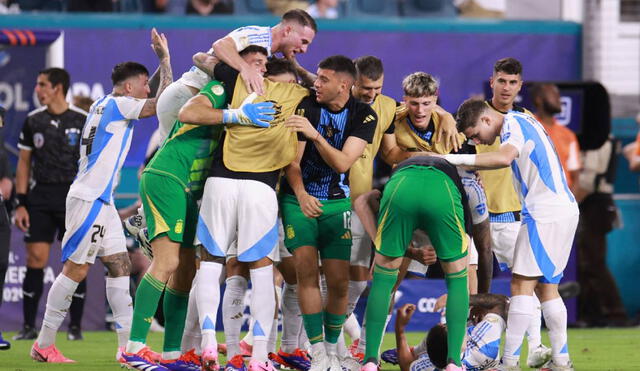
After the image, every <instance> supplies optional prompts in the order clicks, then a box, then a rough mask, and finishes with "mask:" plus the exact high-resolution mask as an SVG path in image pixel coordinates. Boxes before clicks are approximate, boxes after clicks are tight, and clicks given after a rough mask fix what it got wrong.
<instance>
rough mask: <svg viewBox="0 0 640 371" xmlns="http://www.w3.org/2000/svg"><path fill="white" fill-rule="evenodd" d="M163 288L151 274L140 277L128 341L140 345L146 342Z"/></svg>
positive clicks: (162, 284)
mask: <svg viewBox="0 0 640 371" xmlns="http://www.w3.org/2000/svg"><path fill="white" fill-rule="evenodd" d="M164 288H165V284H164V283H163V282H161V281H159V280H158V279H156V278H155V277H153V276H152V275H151V274H149V273H147V274H145V275H144V277H142V280H140V285H138V290H136V301H135V305H134V307H133V320H132V322H131V335H130V336H129V340H131V341H137V342H140V343H146V342H147V334H148V333H149V326H151V321H152V320H153V315H154V314H155V313H156V309H157V308H158V301H160V296H161V295H162V292H163V291H164Z"/></svg>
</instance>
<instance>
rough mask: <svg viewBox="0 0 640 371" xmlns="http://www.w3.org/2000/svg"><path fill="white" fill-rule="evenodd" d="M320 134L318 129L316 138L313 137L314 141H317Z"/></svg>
mask: <svg viewBox="0 0 640 371" xmlns="http://www.w3.org/2000/svg"><path fill="white" fill-rule="evenodd" d="M319 136H320V132H319V131H318V134H316V137H315V138H313V141H314V142H315V141H317V140H318V137H319Z"/></svg>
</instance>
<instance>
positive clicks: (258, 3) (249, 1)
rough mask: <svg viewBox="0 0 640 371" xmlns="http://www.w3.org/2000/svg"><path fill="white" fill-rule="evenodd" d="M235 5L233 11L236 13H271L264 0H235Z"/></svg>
mask: <svg viewBox="0 0 640 371" xmlns="http://www.w3.org/2000/svg"><path fill="white" fill-rule="evenodd" d="M233 6H234V8H233V13H234V14H236V15H244V14H262V15H267V14H271V12H270V11H269V8H267V5H266V4H265V2H264V0H235V1H234V3H233Z"/></svg>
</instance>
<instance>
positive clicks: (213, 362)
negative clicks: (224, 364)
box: [201, 347, 220, 371]
mask: <svg viewBox="0 0 640 371" xmlns="http://www.w3.org/2000/svg"><path fill="white" fill-rule="evenodd" d="M201 359H202V370H203V371H218V370H219V369H220V364H219V363H218V347H206V348H204V349H203V350H202V356H201Z"/></svg>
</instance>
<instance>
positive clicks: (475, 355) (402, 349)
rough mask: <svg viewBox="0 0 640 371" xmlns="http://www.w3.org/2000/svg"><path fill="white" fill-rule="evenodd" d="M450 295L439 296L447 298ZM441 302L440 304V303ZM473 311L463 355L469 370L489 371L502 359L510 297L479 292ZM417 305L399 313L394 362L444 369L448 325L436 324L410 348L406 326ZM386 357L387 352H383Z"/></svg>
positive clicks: (408, 368)
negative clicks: (503, 334)
mask: <svg viewBox="0 0 640 371" xmlns="http://www.w3.org/2000/svg"><path fill="white" fill-rule="evenodd" d="M446 298H447V295H443V296H442V297H440V298H438V302H440V301H441V300H443V299H444V300H446ZM436 305H437V304H436ZM469 305H470V306H471V313H470V314H469V322H470V323H471V326H469V327H468V328H467V336H466V341H465V345H464V351H463V355H462V364H463V365H464V367H465V369H466V370H467V371H475V370H478V371H479V370H488V369H492V368H494V367H495V366H497V364H498V362H499V359H498V358H499V357H498V355H499V352H500V337H501V336H502V332H503V331H504V329H505V327H506V322H505V318H506V316H507V307H508V305H509V298H507V297H506V296H504V295H497V294H486V293H485V294H476V295H471V296H470V297H469ZM415 309H416V307H415V305H413V304H405V305H403V306H402V307H401V308H398V310H397V312H396V329H395V331H396V332H395V335H396V349H392V350H390V351H386V352H385V353H387V352H389V353H391V352H393V351H395V353H396V355H397V358H396V359H394V360H392V363H394V364H399V365H400V371H436V370H437V369H444V368H445V367H446V361H447V340H446V339H447V325H445V324H438V325H435V326H434V327H432V328H431V329H430V330H429V332H428V334H427V336H425V337H424V339H423V340H422V341H421V342H420V344H418V345H417V346H415V347H409V344H408V343H407V339H406V337H405V334H404V329H405V327H406V326H407V324H408V323H409V321H410V320H411V316H413V313H415ZM383 358H384V353H383Z"/></svg>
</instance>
